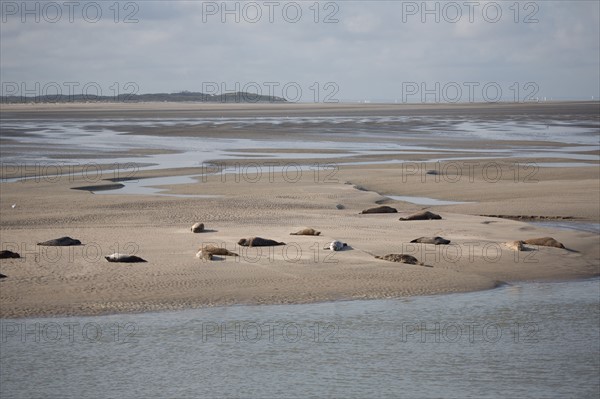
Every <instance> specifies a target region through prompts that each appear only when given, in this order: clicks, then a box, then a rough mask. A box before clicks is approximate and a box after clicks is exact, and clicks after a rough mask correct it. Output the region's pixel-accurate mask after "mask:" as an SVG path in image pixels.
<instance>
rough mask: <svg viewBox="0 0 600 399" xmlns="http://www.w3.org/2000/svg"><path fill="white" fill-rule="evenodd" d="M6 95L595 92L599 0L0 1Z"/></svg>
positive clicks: (390, 97) (316, 97) (0, 74)
mask: <svg viewBox="0 0 600 399" xmlns="http://www.w3.org/2000/svg"><path fill="white" fill-rule="evenodd" d="M0 4H1V9H0V14H1V25H0V81H1V82H2V87H1V89H2V94H3V95H9V94H13V95H18V96H31V95H43V94H48V95H53V94H56V93H62V94H65V95H69V94H102V95H108V96H112V95H114V94H116V93H120V94H126V93H139V94H141V93H156V92H169V93H170V92H179V91H184V90H187V91H200V92H205V93H209V94H216V93H221V92H231V91H248V92H252V93H259V94H263V95H275V96H278V97H283V98H285V99H286V100H288V101H294V102H296V101H301V102H336V101H371V102H377V101H386V102H398V103H401V102H411V103H412V102H471V101H490V102H493V101H498V100H501V101H518V102H523V101H532V100H533V101H536V100H539V101H544V100H560V99H582V100H591V99H592V98H594V99H596V100H597V99H598V98H599V97H600V72H599V71H600V21H599V19H600V2H599V1H597V0H591V1H539V0H538V1H518V2H517V1H515V0H511V1H495V2H494V1H467V0H460V1H456V2H453V1H428V2H422V1H319V2H316V1H313V0H311V1H286V0H277V1H275V0H273V1H230V2H222V1H168V2H167V1H121V2H115V1H66V0H60V1H56V2H52V1H28V2H22V1H5V0H2V1H1V2H0Z"/></svg>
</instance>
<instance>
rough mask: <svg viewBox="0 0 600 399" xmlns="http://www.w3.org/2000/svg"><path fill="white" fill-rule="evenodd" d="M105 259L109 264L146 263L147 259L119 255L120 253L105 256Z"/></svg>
mask: <svg viewBox="0 0 600 399" xmlns="http://www.w3.org/2000/svg"><path fill="white" fill-rule="evenodd" d="M104 259H106V260H107V261H109V262H119V263H140V262H146V260H145V259H142V258H140V257H139V256H135V255H127V254H119V253H114V254H112V255H108V256H105V257H104Z"/></svg>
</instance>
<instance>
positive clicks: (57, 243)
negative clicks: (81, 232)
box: [37, 237, 81, 247]
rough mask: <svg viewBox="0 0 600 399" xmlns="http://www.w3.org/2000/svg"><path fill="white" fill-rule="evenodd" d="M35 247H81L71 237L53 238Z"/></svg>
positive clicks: (79, 242) (79, 243)
mask: <svg viewBox="0 0 600 399" xmlns="http://www.w3.org/2000/svg"><path fill="white" fill-rule="evenodd" d="M37 245H46V246H50V247H67V246H70V245H81V241H79V240H75V239H73V238H71V237H60V238H55V239H53V240H48V241H44V242H38V244H37Z"/></svg>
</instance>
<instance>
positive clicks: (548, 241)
mask: <svg viewBox="0 0 600 399" xmlns="http://www.w3.org/2000/svg"><path fill="white" fill-rule="evenodd" d="M523 242H524V243H525V244H529V245H538V246H541V247H554V248H562V249H566V248H565V246H564V245H563V244H562V243H560V242H558V241H556V240H555V239H554V238H552V237H540V238H530V239H528V240H524V241H523Z"/></svg>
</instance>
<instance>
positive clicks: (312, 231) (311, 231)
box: [290, 229, 321, 236]
mask: <svg viewBox="0 0 600 399" xmlns="http://www.w3.org/2000/svg"><path fill="white" fill-rule="evenodd" d="M319 234H321V232H320V231H317V230H315V229H302V230H300V231H298V232H296V233H290V235H291V236H318V235H319Z"/></svg>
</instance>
